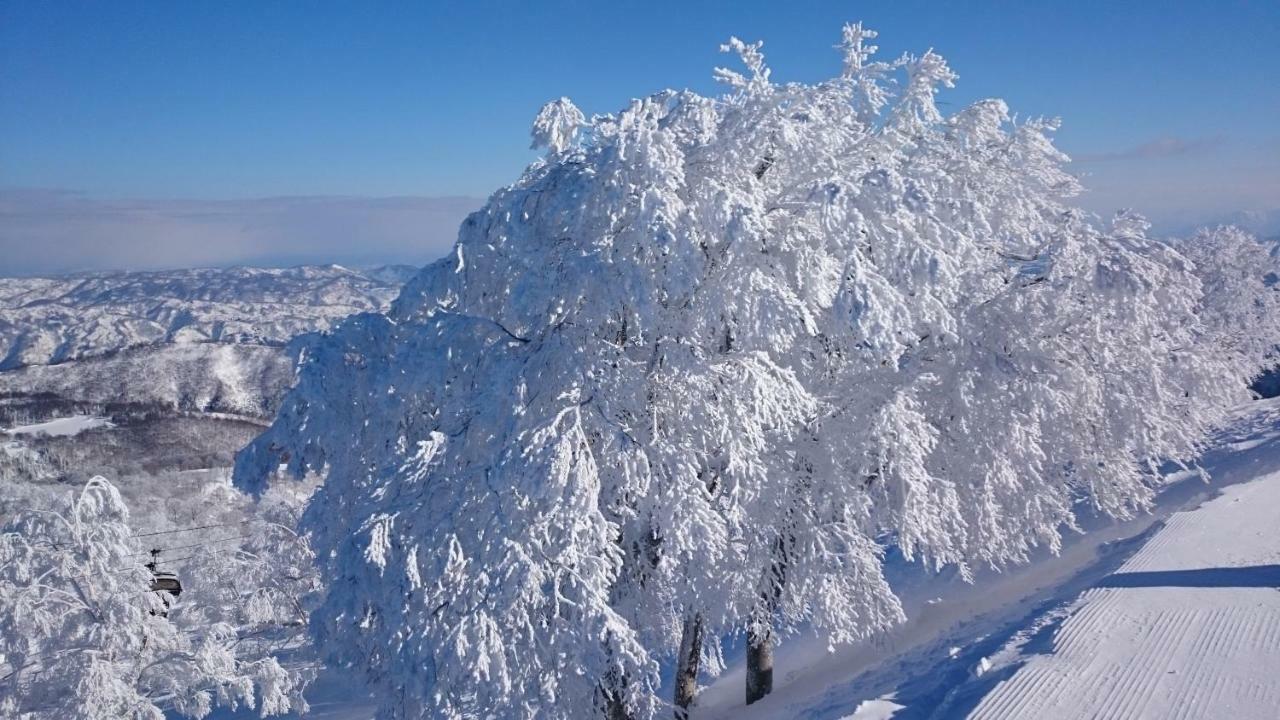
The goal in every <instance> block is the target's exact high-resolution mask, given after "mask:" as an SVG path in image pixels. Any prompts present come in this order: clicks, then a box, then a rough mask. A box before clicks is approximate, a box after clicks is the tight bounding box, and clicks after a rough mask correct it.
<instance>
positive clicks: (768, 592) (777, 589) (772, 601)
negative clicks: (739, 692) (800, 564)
mask: <svg viewBox="0 0 1280 720" xmlns="http://www.w3.org/2000/svg"><path fill="white" fill-rule="evenodd" d="M764 580H765V581H764V587H763V588H762V589H761V591H760V602H759V604H757V605H756V610H755V617H753V618H752V619H751V623H750V625H749V626H748V627H747V704H748V705H750V704H751V703H753V702H755V701H757V700H759V699H760V698H763V697H764V696H765V695H768V694H769V693H771V692H773V617H774V615H775V614H777V612H778V604H779V603H780V602H782V588H783V587H785V586H786V584H787V546H786V544H785V543H784V542H783V541H782V540H779V541H778V555H777V559H776V560H774V562H773V565H772V566H770V567H769V571H768V572H767V573H766V574H765V578H764Z"/></svg>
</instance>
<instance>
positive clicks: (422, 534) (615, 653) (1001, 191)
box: [236, 25, 1276, 718]
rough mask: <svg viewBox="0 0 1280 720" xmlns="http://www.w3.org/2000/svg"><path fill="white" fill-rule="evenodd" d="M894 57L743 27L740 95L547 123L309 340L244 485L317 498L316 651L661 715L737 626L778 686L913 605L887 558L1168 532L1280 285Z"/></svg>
mask: <svg viewBox="0 0 1280 720" xmlns="http://www.w3.org/2000/svg"><path fill="white" fill-rule="evenodd" d="M874 37H875V34H874V33H873V32H871V31H869V30H866V29H864V28H862V27H861V26H860V25H851V26H848V27H847V28H846V29H845V35H844V42H843V43H842V44H841V48H842V49H843V50H844V52H845V62H844V70H843V72H842V74H841V75H840V76H838V77H836V78H834V79H832V80H829V81H825V82H821V83H817V84H813V85H805V84H795V83H792V84H783V85H780V84H776V83H774V82H772V81H771V79H770V73H769V70H768V68H767V66H766V65H765V62H764V57H763V54H762V52H761V46H760V44H758V43H757V44H746V43H742V42H740V41H738V40H736V39H735V40H732V41H731V42H730V43H729V44H728V45H727V46H726V49H728V50H731V51H734V52H737V53H738V54H739V55H740V56H741V58H742V60H743V62H744V64H745V66H746V73H745V74H744V73H741V72H738V71H734V70H724V69H721V70H718V71H717V76H718V77H719V78H720V79H721V80H723V81H725V82H726V83H727V84H728V85H729V87H730V91H729V93H728V94H727V95H725V96H723V97H719V98H707V97H702V96H699V95H697V94H694V93H691V92H687V91H685V92H677V91H664V92H661V93H658V94H655V95H652V96H650V97H647V98H641V99H636V100H633V101H632V102H631V104H630V105H629V106H628V107H627V108H625V109H624V110H622V111H621V112H619V113H617V114H615V115H604V116H595V117H593V118H592V119H591V120H590V121H587V120H585V119H584V118H583V116H582V114H581V113H580V112H579V111H577V110H576V109H575V108H573V106H572V104H571V103H570V102H569V101H567V100H564V99H561V100H558V101H556V102H555V103H552V104H550V105H549V106H548V107H547V108H544V110H543V111H542V112H541V113H540V114H539V116H538V120H537V122H536V123H535V128H534V142H535V145H538V146H542V147H546V148H547V149H548V151H549V153H548V155H547V157H546V158H545V159H544V160H541V161H539V162H536V163H534V164H533V165H532V166H531V167H530V168H529V169H528V170H527V171H526V172H525V174H524V175H523V176H522V177H521V178H520V179H519V180H518V181H517V182H516V183H515V184H513V185H511V186H510V187H507V188H504V189H502V190H500V191H498V192H497V193H495V194H494V196H493V197H492V198H490V200H489V203H488V204H487V205H486V206H485V208H483V209H482V210H480V211H479V212H477V213H475V214H473V215H472V216H471V217H470V218H468V220H467V221H466V222H465V223H464V224H463V227H462V229H461V232H460V236H459V240H458V244H457V246H456V248H455V252H454V253H453V254H452V255H451V256H450V257H448V258H446V259H443V260H441V261H439V262H437V263H435V264H433V265H431V266H429V267H427V268H425V269H424V270H423V271H422V273H421V274H420V275H419V276H418V277H417V278H415V279H414V280H413V281H411V282H410V283H409V284H408V285H407V286H406V288H405V289H404V291H403V292H402V294H401V296H400V298H399V299H398V300H397V301H396V302H395V304H394V305H393V306H392V308H391V310H390V311H389V312H387V313H385V314H369V315H363V316H358V317H356V318H353V319H351V320H350V321H348V322H346V323H344V324H343V325H342V326H341V327H339V328H338V329H337V330H335V331H334V332H333V333H332V334H330V335H329V336H327V337H326V338H324V339H320V340H316V341H315V342H313V343H312V344H311V345H310V346H309V348H308V349H307V352H306V355H305V360H304V362H303V365H302V367H301V370H300V372H299V377H298V382H297V385H296V387H295V388H294V390H293V391H292V393H291V394H290V395H289V397H288V398H287V399H286V402H285V404H284V408H283V410H282V412H281V414H280V416H279V417H278V418H277V420H276V422H275V423H274V425H273V426H272V428H271V429H270V430H268V431H267V432H266V433H265V434H264V435H263V436H262V437H260V438H259V439H258V440H257V441H256V442H255V443H254V444H253V445H251V446H250V447H249V448H248V449H247V450H246V451H245V452H244V453H243V454H242V455H241V457H240V458H239V461H238V466H237V472H236V478H237V482H238V483H240V484H241V485H242V486H243V487H246V488H249V489H254V490H261V489H262V488H263V487H265V485H266V483H267V482H269V481H270V479H271V478H273V477H275V476H276V473H277V470H278V469H279V468H280V466H281V465H282V464H283V465H284V466H285V469H286V470H287V471H288V473H291V474H295V475H300V474H305V473H307V472H312V471H314V472H318V473H322V474H324V475H325V476H326V482H325V485H324V486H323V487H322V488H321V489H320V490H319V491H318V492H317V493H316V495H315V496H314V498H313V500H312V502H311V504H310V506H309V507H308V509H307V511H306V513H305V515H304V520H303V526H304V528H305V529H306V530H307V532H309V533H310V534H311V537H312V539H313V542H314V547H315V551H316V555H317V557H318V558H319V560H320V563H321V568H322V574H323V575H324V581H325V584H326V586H327V593H326V597H325V600H324V602H323V604H322V606H321V607H320V608H319V609H318V610H317V611H316V613H315V615H314V618H315V620H316V627H317V628H318V629H319V633H318V635H319V640H320V641H321V643H322V645H323V646H324V647H325V648H326V649H327V651H328V653H329V655H330V659H331V660H332V661H335V662H338V663H340V664H342V665H343V666H347V665H352V666H356V667H364V668H366V669H367V674H368V677H369V679H370V681H371V682H372V683H373V684H374V685H375V686H376V688H377V691H378V692H377V694H378V696H379V697H381V698H383V699H384V704H383V708H382V712H383V716H384V717H388V718H417V717H446V718H467V717H478V716H485V715H489V714H492V713H495V712H496V713H498V714H501V715H503V716H508V717H535V716H538V717H566V718H578V717H589V716H593V715H594V716H600V715H607V716H609V717H633V718H649V717H654V716H656V715H658V714H659V713H667V712H669V707H670V704H671V703H670V702H669V701H668V700H666V699H665V698H663V697H661V688H660V687H659V677H658V667H659V663H660V662H663V661H669V660H671V659H673V658H674V657H675V656H676V655H677V654H679V655H681V656H682V657H681V659H680V663H681V667H682V669H683V670H684V671H685V672H684V673H682V677H685V678H686V679H687V678H688V677H689V676H690V675H691V676H692V677H693V678H695V679H696V676H697V674H698V672H699V667H698V666H699V665H700V664H701V665H702V666H704V667H705V669H706V670H707V671H709V672H713V673H714V672H716V671H718V669H719V668H720V666H721V664H722V660H721V658H720V657H719V643H718V640H719V638H722V637H724V636H725V635H726V634H731V633H739V632H746V633H748V635H749V639H750V643H749V644H750V645H751V647H752V653H753V657H754V658H755V662H756V663H757V664H761V666H762V667H763V665H765V664H768V662H769V658H768V652H769V648H770V647H771V646H772V643H773V642H775V640H776V638H777V637H779V636H781V635H783V634H786V633H790V632H795V631H797V630H799V629H801V628H814V629H815V630H816V631H818V632H820V633H823V634H825V635H826V636H828V637H829V638H830V640H831V642H832V643H843V642H850V641H853V640H856V639H858V638H862V637H865V636H867V635H868V634H870V633H873V632H876V631H877V630H879V629H882V628H884V627H886V626H888V625H891V624H893V623H896V622H898V621H900V620H901V619H902V617H903V614H902V609H901V607H900V605H899V603H898V601H897V598H896V597H895V596H894V594H893V592H892V590H891V588H890V587H889V585H888V583H887V582H886V580H885V578H884V576H883V574H882V571H881V560H882V554H883V551H884V548H885V546H886V545H887V544H890V543H891V544H894V545H896V546H897V547H898V548H900V549H901V551H902V552H903V553H904V554H905V555H907V556H908V557H913V558H920V559H922V560H924V561H926V562H928V563H930V564H932V565H943V564H959V565H960V566H962V567H968V566H970V565H972V564H975V563H985V564H991V565H997V566H998V565H1001V564H1003V563H1007V562H1010V561H1018V560H1022V559H1025V558H1026V557H1027V556H1028V554H1029V552H1030V550H1031V549H1032V548H1033V547H1036V546H1040V545H1048V546H1049V547H1056V546H1057V543H1058V541H1059V537H1060V533H1061V532H1062V531H1063V529H1064V528H1067V527H1071V526H1072V525H1073V524H1074V517H1075V516H1074V512H1075V508H1076V507H1080V504H1079V501H1082V500H1087V501H1088V502H1090V503H1092V505H1093V507H1094V508H1096V510H1097V511H1098V512H1102V513H1106V514H1110V515H1125V514H1127V513H1131V512H1134V511H1136V510H1140V509H1141V508H1143V507H1144V506H1145V505H1146V504H1147V503H1148V502H1149V499H1150V497H1151V494H1152V492H1153V487H1154V485H1155V484H1156V483H1157V482H1158V480H1159V475H1158V474H1156V473H1155V472H1154V466H1155V463H1157V462H1159V461H1161V460H1164V459H1177V458H1191V457H1193V456H1194V454H1195V452H1196V450H1197V448H1198V443H1199V442H1200V439H1201V438H1202V437H1203V435H1204V433H1205V431H1206V430H1207V429H1208V428H1210V427H1211V426H1212V425H1213V424H1214V423H1215V422H1217V421H1218V420H1219V419H1220V418H1221V417H1222V415H1223V412H1224V411H1225V409H1226V408H1227V407H1229V406H1230V405H1231V404H1232V403H1233V402H1235V401H1236V400H1238V399H1240V398H1241V397H1243V395H1244V394H1245V393H1246V391H1245V389H1244V386H1245V380H1246V379H1247V377H1249V376H1250V375H1251V374H1253V373H1254V372H1255V371H1256V369H1257V367H1256V366H1257V365H1258V364H1259V363H1261V362H1262V359H1261V357H1260V353H1259V352H1252V351H1251V352H1239V353H1235V354H1233V356H1232V357H1233V360H1232V361H1230V362H1224V361H1223V360H1222V359H1221V348H1220V347H1218V345H1219V344H1220V343H1222V342H1226V341H1227V340H1226V339H1225V334H1224V331H1223V330H1222V328H1223V327H1226V325H1228V324H1229V321H1228V320H1227V319H1226V317H1227V316H1226V315H1224V316H1223V319H1222V320H1221V321H1220V322H1217V325H1218V326H1219V327H1218V329H1217V330H1214V329H1211V328H1210V327H1209V326H1210V325H1211V324H1212V323H1211V322H1210V320H1209V319H1208V318H1209V316H1210V315H1212V314H1213V313H1211V312H1208V311H1206V309H1205V308H1206V306H1207V305H1218V304H1222V303H1226V304H1228V305H1231V306H1233V307H1234V306H1236V305H1240V306H1247V305H1248V304H1249V303H1251V302H1253V301H1254V299H1253V298H1251V297H1250V293H1253V292H1255V291H1256V290H1257V287H1256V284H1251V283H1250V282H1243V281H1242V282H1233V283H1226V284H1224V288H1225V289H1224V290H1223V295H1224V297H1216V296H1215V295H1214V294H1213V293H1205V292H1204V291H1203V289H1202V287H1203V280H1202V278H1205V277H1208V275H1206V271H1205V270H1204V269H1200V270H1197V268H1198V267H1200V266H1201V265H1204V263H1210V264H1211V263H1212V262H1213V258H1212V257H1209V258H1206V259H1205V261H1204V263H1200V264H1199V265H1197V264H1193V263H1192V262H1190V261H1188V260H1187V258H1186V257H1184V256H1183V255H1181V254H1179V253H1178V252H1177V251H1176V250H1175V249H1173V248H1171V247H1169V246H1168V245H1166V244H1164V243H1161V242H1158V241H1156V240H1153V239H1151V238H1149V237H1147V236H1146V234H1145V227H1144V226H1143V225H1142V223H1141V222H1139V221H1138V220H1137V218H1136V217H1134V216H1130V215H1123V216H1121V217H1120V218H1118V221H1117V222H1116V223H1114V224H1113V225H1112V226H1111V227H1106V228H1103V227H1099V226H1098V225H1097V224H1096V222H1095V221H1094V220H1093V219H1092V218H1091V217H1089V216H1087V215H1085V214H1084V213H1082V212H1080V211H1077V210H1074V209H1072V208H1071V207H1070V206H1069V205H1067V202H1068V200H1069V198H1070V197H1071V196H1072V195H1074V194H1075V193H1076V192H1077V191H1078V183H1077V182H1076V181H1075V179H1074V178H1073V177H1072V176H1070V175H1069V174H1068V173H1067V172H1066V171H1065V170H1064V169H1063V164H1064V163H1065V162H1066V161H1067V158H1066V157H1065V156H1064V155H1062V154H1061V153H1060V152H1059V151H1057V150H1056V149H1055V148H1054V147H1053V145H1052V143H1051V141H1050V139H1049V135H1050V133H1051V132H1052V131H1053V130H1054V129H1055V127H1056V123H1054V122H1049V121H1042V120H1027V121H1022V122H1015V121H1014V120H1013V119H1012V118H1011V116H1010V114H1009V111H1008V109H1007V108H1006V106H1005V105H1004V103H1003V102H1000V101H998V100H987V101H982V102H978V103H975V104H974V105H972V106H970V107H967V108H965V109H962V110H961V111H959V112H958V113H956V114H955V115H953V116H951V117H943V116H942V115H941V113H940V112H939V110H938V108H937V106H936V104H935V103H934V96H935V94H936V92H937V91H938V90H939V89H940V88H942V87H948V86H950V85H951V84H952V83H953V82H954V80H955V78H956V76H955V74H954V73H953V72H952V71H951V70H950V69H949V68H948V67H947V65H946V63H945V62H944V61H943V60H942V58H941V57H939V56H938V55H936V54H935V53H932V52H929V53H926V54H924V55H922V56H918V57H917V56H904V57H902V58H901V59H899V60H897V61H894V62H881V61H874V60H872V57H873V53H874V51H875V48H874V46H872V45H870V44H869V41H870V40H872V39H874ZM1233 312H1234V311H1233ZM1228 315H1231V313H1228ZM1259 332H1261V333H1263V334H1264V337H1263V338H1262V340H1261V341H1260V342H1271V343H1272V344H1274V342H1275V340H1276V337H1274V336H1267V335H1266V333H1272V332H1273V330H1272V329H1271V326H1270V325H1267V326H1264V327H1261V328H1259ZM1237 388H1238V390H1237ZM699 638H707V639H709V640H710V642H706V643H699V642H696V640H697V639H699ZM682 640H683V642H682ZM700 644H702V645H703V647H699V645H700ZM682 648H683V650H682ZM756 679H757V680H759V681H761V682H763V680H764V678H763V676H760V677H757V678H756ZM680 684H681V686H682V687H684V688H685V689H686V692H684V693H682V695H681V696H680V697H679V698H678V702H679V703H683V702H687V701H688V700H689V694H688V692H687V690H688V687H689V684H688V683H680ZM756 690H757V694H759V693H760V692H762V691H767V687H757V688H756Z"/></svg>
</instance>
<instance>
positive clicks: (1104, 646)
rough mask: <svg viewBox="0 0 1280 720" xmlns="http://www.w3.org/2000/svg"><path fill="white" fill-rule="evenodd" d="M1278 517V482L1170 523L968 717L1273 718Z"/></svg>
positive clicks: (1279, 709)
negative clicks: (1049, 641) (1049, 642)
mask: <svg viewBox="0 0 1280 720" xmlns="http://www.w3.org/2000/svg"><path fill="white" fill-rule="evenodd" d="M1277 507H1280V474H1272V475H1267V476H1265V477H1263V478H1260V479H1258V480H1255V481H1254V482H1251V483H1247V484H1245V485H1239V486H1235V487H1231V488H1228V489H1227V490H1225V491H1224V493H1223V495H1222V496H1221V497H1219V498H1217V499H1215V500H1212V501H1210V502H1208V503H1205V504H1204V505H1203V506H1202V507H1200V508H1199V509H1197V510H1194V511H1191V512H1185V513H1178V514H1176V515H1174V516H1173V517H1172V518H1170V519H1169V521H1168V523H1167V524H1166V526H1165V527H1164V528H1163V529H1162V530H1160V532H1158V533H1157V534H1156V535H1155V536H1154V537H1153V538H1152V539H1151V540H1150V541H1149V542H1148V543H1147V544H1146V545H1144V546H1143V547H1142V549H1141V550H1140V551H1138V553H1137V554H1135V555H1134V556H1133V557H1131V558H1130V559H1129V560H1128V561H1127V562H1125V563H1124V564H1123V565H1122V566H1121V567H1120V569H1119V570H1118V571H1116V572H1115V573H1114V574H1112V575H1110V576H1109V577H1107V578H1106V579H1104V580H1103V581H1102V582H1100V583H1098V587H1095V588H1092V589H1090V590H1088V591H1086V592H1085V593H1084V594H1082V595H1081V596H1080V597H1079V599H1078V600H1077V601H1076V602H1075V604H1074V605H1073V607H1072V608H1071V609H1070V613H1069V615H1068V616H1067V617H1066V619H1065V620H1064V621H1063V622H1062V623H1061V625H1060V627H1058V628H1057V630H1056V632H1054V633H1053V637H1052V642H1051V645H1050V646H1049V647H1046V648H1043V651H1042V652H1041V653H1038V654H1031V655H1029V656H1024V657H1022V658H1021V660H1022V662H1023V664H1022V665H1021V667H1020V668H1019V669H1018V670H1017V671H1016V672H1015V673H1014V674H1013V676H1012V677H1010V678H1009V679H1007V680H1005V681H1003V682H1001V683H1000V684H998V685H997V686H996V687H995V688H994V690H992V691H991V692H990V693H989V694H988V695H987V696H986V697H985V698H983V699H982V701H981V702H980V703H979V704H978V706H977V707H976V708H975V709H974V712H973V713H972V714H971V715H970V717H971V718H974V720H1004V719H1006V718H1032V717H1033V718H1037V720H1068V719H1074V718H1115V719H1117V720H1120V719H1126V720H1127V719H1134V720H1136V719H1138V718H1162V719H1166V718H1167V719H1169V720H1175V719H1177V718H1187V719H1192V718H1209V717H1221V718H1233V719H1235V720H1246V719H1251V718H1256V719H1257V720H1272V719H1273V718H1275V717H1277V713H1280V592H1277V590H1280V533H1277V532H1276V508H1277Z"/></svg>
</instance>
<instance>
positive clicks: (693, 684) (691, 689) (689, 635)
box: [675, 613, 703, 720]
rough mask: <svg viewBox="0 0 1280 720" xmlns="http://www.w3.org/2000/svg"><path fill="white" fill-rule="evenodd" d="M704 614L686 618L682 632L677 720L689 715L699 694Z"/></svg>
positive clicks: (678, 674)
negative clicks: (690, 708)
mask: <svg viewBox="0 0 1280 720" xmlns="http://www.w3.org/2000/svg"><path fill="white" fill-rule="evenodd" d="M702 633H703V627H702V615H701V614H698V613H695V614H693V615H690V616H688V617H686V618H685V619H684V629H683V630H682V631H681V633H680V658H679V661H678V664H677V666H676V696H675V704H676V720H684V719H685V718H687V717H688V716H689V705H691V704H692V703H693V699H694V698H695V697H697V695H698V668H699V665H700V664H701V663H702Z"/></svg>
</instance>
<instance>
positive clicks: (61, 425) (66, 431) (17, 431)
mask: <svg viewBox="0 0 1280 720" xmlns="http://www.w3.org/2000/svg"><path fill="white" fill-rule="evenodd" d="M100 427H115V425H114V424H112V422H111V421H110V420H108V419H106V418H102V417H94V416H92V415H72V416H70V417H63V418H55V419H53V420H49V421H47V422H42V423H36V424H34V425H19V426H17V427H14V428H9V429H8V430H5V431H4V432H5V433H6V434H8V435H10V436H17V435H49V436H59V437H70V436H73V435H79V434H80V433H82V432H84V431H85V430H92V429H93V428H100Z"/></svg>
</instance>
